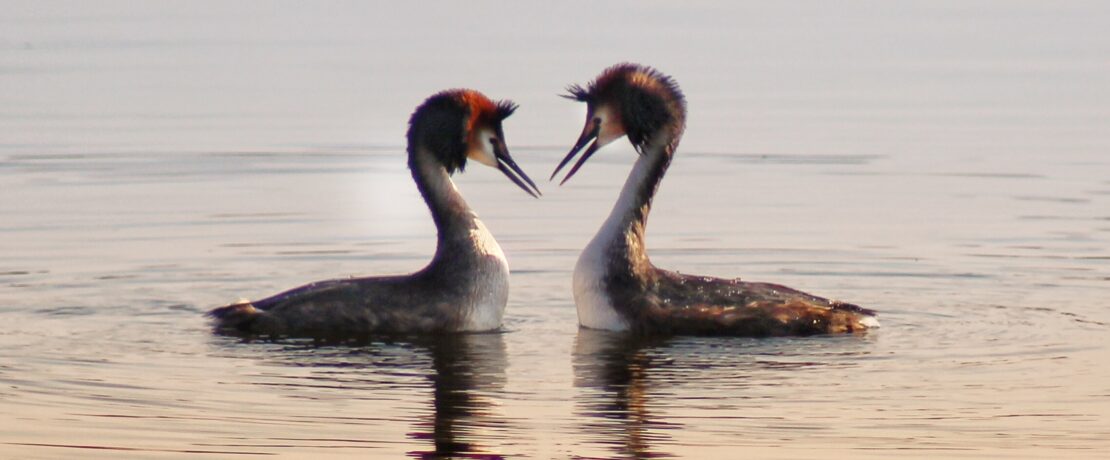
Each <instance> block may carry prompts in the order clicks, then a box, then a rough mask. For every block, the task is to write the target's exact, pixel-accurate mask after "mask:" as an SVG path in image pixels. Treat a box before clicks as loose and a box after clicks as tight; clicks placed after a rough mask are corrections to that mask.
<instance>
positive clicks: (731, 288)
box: [551, 64, 878, 337]
mask: <svg viewBox="0 0 1110 460" xmlns="http://www.w3.org/2000/svg"><path fill="white" fill-rule="evenodd" d="M568 92H569V94H568V95H567V96H565V97H567V98H569V99H574V100H577V101H580V102H585V103H586V104H587V120H586V125H585V127H584V128H583V130H582V134H581V135H580V136H579V138H578V141H577V142H575V145H574V147H572V148H571V150H570V152H569V153H567V155H566V157H565V158H563V160H562V161H561V162H560V163H559V165H558V166H557V167H556V168H555V171H554V172H553V173H552V174H551V177H552V179H554V177H555V176H556V174H558V173H559V171H561V170H562V169H563V168H564V167H565V166H567V165H568V164H569V163H570V161H571V160H572V159H573V158H574V157H575V156H576V155H577V154H578V153H579V152H580V151H581V152H582V155H581V157H580V158H579V159H578V161H577V162H576V163H575V164H574V166H573V167H571V169H570V170H569V172H568V173H567V175H566V177H565V178H564V179H563V180H562V181H561V182H560V184H562V183H566V181H567V180H569V179H570V178H571V176H573V175H574V174H575V173H576V172H577V171H578V169H579V168H580V167H581V166H582V165H583V164H584V163H585V162H586V161H587V160H588V159H589V158H590V157H591V156H592V155H593V154H594V153H596V152H597V151H598V149H600V148H601V147H604V146H605V145H606V144H608V143H610V142H613V141H614V140H616V139H619V138H620V137H622V136H627V137H628V140H629V141H630V142H631V143H632V145H633V146H634V147H635V148H636V151H637V152H638V153H639V158H637V159H636V163H635V164H634V165H633V167H632V172H631V173H630V174H629V176H628V179H627V180H626V182H625V184H624V187H623V188H622V189H621V192H620V196H619V198H617V202H616V204H615V205H614V207H613V210H612V212H611V213H610V214H609V217H608V218H607V219H606V220H605V223H604V224H602V227H601V229H600V230H599V231H598V233H597V234H596V235H595V236H594V238H593V239H592V240H591V241H590V243H589V244H588V245H587V246H586V248H585V249H584V250H583V251H582V254H581V256H579V259H578V263H577V264H576V266H575V269H574V300H575V304H576V306H577V309H578V318H579V323H580V324H581V325H582V326H584V327H587V328H592V329H608V330H618V331H621V330H631V331H634V332H638V333H644V334H696V335H738V336H755V337H758V336H788V335H812V334H824V333H844V332H857V331H863V330H866V329H868V328H869V327H876V326H877V325H878V321H877V320H876V319H875V313H874V312H872V311H870V310H867V309H864V308H861V307H858V306H856V305H852V304H847V303H843V302H838V301H833V300H828V299H825V298H822V297H817V296H814V295H810V294H807V293H804V292H801V291H798V290H795V289H791V288H788V287H786V286H781V285H777V284H770V283H753V282H746V281H741V280H740V279H719V278H713V277H706V276H694V275H684V274H680V273H676V272H672V271H668V270H663V269H659V268H656V267H655V266H654V265H653V264H652V263H651V260H650V259H649V258H648V254H647V249H646V246H645V244H644V243H645V240H644V237H645V232H646V228H647V218H648V213H649V212H650V211H651V201H652V198H653V196H654V195H655V192H656V190H657V189H658V187H659V183H660V182H661V181H662V179H663V175H664V174H665V173H666V171H667V167H668V166H669V165H670V162H671V159H672V157H673V155H674V153H675V149H676V148H677V147H678V143H679V140H680V139H681V138H682V133H683V131H684V129H685V123H686V100H685V97H684V96H683V94H682V91H681V90H680V89H679V88H678V85H677V84H676V83H675V82H674V80H673V79H671V78H670V77H668V76H666V75H664V74H662V73H660V72H659V71H657V70H655V69H653V68H650V67H645V66H641V65H637V64H618V65H615V66H613V67H610V68H608V69H606V70H605V71H604V72H602V73H601V75H600V76H599V77H598V78H597V79H596V80H594V81H593V82H592V83H590V84H589V85H588V86H587V87H581V86H578V85H572V86H570V87H569V88H568ZM591 141H593V142H592V143H591ZM587 144H589V145H588V146H587ZM583 149H585V150H584V151H583Z"/></svg>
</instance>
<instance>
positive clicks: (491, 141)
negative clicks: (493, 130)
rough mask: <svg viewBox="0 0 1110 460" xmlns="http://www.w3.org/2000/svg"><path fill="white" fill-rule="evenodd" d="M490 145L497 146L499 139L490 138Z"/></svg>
mask: <svg viewBox="0 0 1110 460" xmlns="http://www.w3.org/2000/svg"><path fill="white" fill-rule="evenodd" d="M489 143H490V145H497V138H496V137H491V138H489Z"/></svg>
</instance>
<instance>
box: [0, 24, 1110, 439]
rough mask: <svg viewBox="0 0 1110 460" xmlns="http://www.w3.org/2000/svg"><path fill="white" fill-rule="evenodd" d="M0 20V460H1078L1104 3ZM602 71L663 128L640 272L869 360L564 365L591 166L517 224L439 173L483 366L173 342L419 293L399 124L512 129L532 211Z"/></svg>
mask: <svg viewBox="0 0 1110 460" xmlns="http://www.w3.org/2000/svg"><path fill="white" fill-rule="evenodd" d="M0 6H2V7H3V8H2V9H3V10H4V11H5V14H4V16H3V17H0V212H2V214H0V215H2V216H3V219H2V221H0V254H2V255H3V258H2V259H0V320H2V321H3V326H2V327H0V414H3V415H0V457H5V458H72V457H74V456H80V457H83V458H150V457H167V456H168V457H174V456H184V455H185V454H190V455H191V456H194V457H195V456H210V457H238V456H240V455H271V456H273V455H278V456H285V457H289V458H300V457H309V456H329V457H358V458H367V457H370V458H397V457H401V456H405V455H408V456H417V457H419V456H425V457H429V456H436V455H442V456H451V455H455V456H470V457H473V458H498V457H532V458H568V457H578V458H643V457H685V458H724V457H737V456H752V457H759V458H813V457H817V456H824V457H829V456H831V457H851V458H890V457H891V456H895V455H897V456H899V457H918V458H937V457H945V458H1043V457H1046V456H1051V457H1073V458H1099V457H1107V456H1110V442H1108V441H1106V439H1110V370H1107V367H1106V366H1105V363H1106V362H1107V361H1108V359H1110V344H1108V343H1110V342H1108V341H1107V337H1108V334H1107V333H1108V330H1110V308H1108V307H1110V300H1108V299H1110V252H1108V250H1107V248H1108V247H1110V244H1108V243H1110V174H1108V172H1110V159H1108V158H1110V157H1108V156H1107V155H1106V152H1107V151H1108V150H1110V133H1108V132H1107V131H1106V128H1105V127H1106V126H1110V84H1108V83H1107V82H1110V61H1107V60H1106V59H1105V56H1107V55H1110V54H1108V53H1110V40H1108V38H1107V35H1106V34H1105V33H1104V30H1105V25H1106V24H1110V9H1108V8H1107V7H1106V6H1105V5H1102V4H1098V3H1090V4H1083V3H1069V4H1068V5H1044V6H1042V5H1040V4H1039V3H1028V4H1024V3H1015V2H1005V3H997V4H995V3H989V2H988V3H977V4H975V5H974V6H964V5H963V4H959V3H954V4H938V3H933V2H930V3H927V4H921V5H909V4H900V5H888V4H887V3H885V2H879V3H871V4H867V3H858V4H853V5H852V6H850V7H848V8H845V7H844V6H843V5H840V6H836V7H835V9H834V7H832V6H823V5H789V4H781V5H777V6H766V5H759V6H755V5H732V4H728V5H717V4H703V3H692V4H685V3H684V4H673V5H672V4H663V3H660V4H646V5H641V4H636V5H635V7H633V6H631V5H627V4H625V5H622V4H617V5H594V4H593V3H582V4H579V5H559V6H557V7H555V6H553V7H550V8H552V9H546V8H549V7H539V6H536V5H520V6H517V5H497V4H477V5H467V6H465V7H464V6H461V5H453V4H442V5H438V6H437V7H436V8H430V7H422V8H418V9H412V10H398V11H384V10H383V8H384V7H382V6H378V5H360V4H346V3H335V4H326V5H323V6H315V7H314V9H312V10H305V9H303V8H304V7H303V6H300V5H296V4H276V3H270V2H266V3H257V4H255V3H236V4H235V5H231V6H228V5H224V4H222V3H212V4H201V3H195V2H194V3H184V4H177V5H171V4H159V5H145V4H126V3H118V4H117V3H97V4H95V5H85V4H81V3H78V4H62V3H58V4H55V3H42V2H35V3H5V4H4V5H0ZM587 6H588V8H587ZM554 8H558V9H554ZM624 59H631V60H637V61H641V62H644V63H649V64H653V65H656V66H658V67H660V68H661V69H663V70H664V71H666V72H669V73H672V74H673V75H674V76H675V77H676V78H677V79H678V81H679V83H680V84H681V85H682V86H683V89H684V90H685V92H686V94H687V96H688V98H689V103H690V119H689V123H690V126H689V128H688V130H687V134H686V137H685V139H684V141H683V144H682V147H681V148H680V153H679V156H678V157H677V158H676V160H675V164H674V166H673V167H672V169H671V172H670V174H669V175H668V177H667V179H666V180H665V181H664V183H663V186H662V189H661V191H660V195H659V197H658V199H657V202H656V207H655V210H654V211H653V214H652V219H651V225H650V229H649V245H650V247H651V248H652V249H651V254H652V256H653V260H654V261H655V262H656V263H657V264H658V265H660V266H663V267H667V268H672V269H677V270H680V271H683V272H688V273H705V274H712V275H718V276H743V277H744V278H746V279H750V280H766V281H775V282H781V283H784V284H788V285H791V286H795V287H798V288H801V289H804V290H806V291H809V292H813V293H816V294H821V295H826V296H830V297H835V298H840V299H844V300H846V301H851V302H853V303H859V304H861V305H864V306H867V307H870V308H874V309H876V310H879V311H880V313H881V319H882V321H883V328H882V329H880V330H878V331H875V332H873V333H869V334H867V335H862V336H852V337H812V338H804V339H771V340H754V339H729V338H712V339H703V338H675V339H671V340H631V339H628V338H626V337H622V336H620V335H613V334H608V333H602V332H591V331H580V330H578V329H577V327H576V322H575V312H574V307H573V304H572V300H571V298H570V291H569V286H570V274H571V269H572V267H573V265H574V260H575V259H576V257H577V253H578V251H579V249H580V248H582V247H583V246H584V245H585V243H586V242H587V241H588V240H589V238H590V237H591V236H592V234H593V231H594V230H595V229H596V228H597V226H598V225H599V224H600V222H601V220H602V219H603V218H604V216H605V214H606V213H607V212H608V209H609V206H610V204H611V203H612V201H613V200H614V199H615V196H616V193H617V190H618V188H619V187H620V184H621V179H619V178H621V177H623V176H624V175H625V174H626V173H627V171H628V169H629V167H630V163H631V161H632V155H634V154H633V153H632V151H631V149H630V148H628V147H618V146H615V147H612V148H608V149H606V150H605V151H603V152H601V153H599V154H598V155H597V156H596V157H595V159H594V160H592V161H591V162H590V164H589V165H587V166H586V167H585V168H583V170H582V171H581V172H579V174H578V175H576V177H575V178H574V179H573V180H572V181H571V182H570V183H568V184H567V186H564V187H561V188H560V187H555V186H554V185H547V186H544V189H543V190H544V192H545V196H544V198H543V199H542V200H533V199H531V198H530V197H528V196H527V195H525V194H524V193H523V192H521V191H520V190H518V189H516V187H515V186H513V185H512V184H510V183H508V182H507V181H506V180H505V179H504V178H503V177H502V176H501V175H500V174H499V173H498V172H497V171H493V170H490V169H488V168H481V167H480V166H478V165H472V167H471V168H469V169H468V171H467V173H466V174H464V175H461V176H457V177H456V180H457V182H458V184H459V186H460V188H461V189H462V190H463V192H464V193H465V194H466V196H467V198H468V200H469V201H470V203H471V205H472V206H473V207H474V208H476V209H477V210H478V211H479V213H480V214H481V215H482V217H483V219H484V220H485V222H486V223H487V225H488V226H489V228H490V229H491V230H492V231H493V232H494V233H495V234H496V236H497V238H498V240H499V241H500V242H501V244H502V246H503V247H504V249H505V251H506V253H507V254H508V256H509V259H510V263H511V265H512V268H513V290H512V294H511V298H510V304H509V308H508V312H507V316H506V318H505V328H504V331H503V332H502V333H497V334H478V335H468V336H461V337H451V338H445V339H427V340H418V341H406V342H380V343H378V342H376V343H367V344H358V345H349V346H324V347H318V346H314V345H313V344H311V343H307V342H301V341H289V342H282V343H257V342H255V343H250V342H242V341H240V340H237V339H233V338H227V337H221V336H215V335H212V334H211V333H210V332H209V329H208V323H207V322H206V321H205V319H204V318H203V317H202V313H203V312H205V311H207V310H208V309H210V308H212V307H215V306H218V305H221V304H224V303H227V302H229V301H232V300H235V299H237V298H239V297H258V296H263V295H268V294H272V293H274V292H277V291H278V290H281V289H284V288H288V287H293V286H296V285H299V284H301V283H304V282H308V281H313V280H318V279H326V278H332V277H338V276H347V275H355V274H358V275H363V274H387V273H401V272H407V271H411V270H414V269H417V268H419V267H421V266H422V265H423V264H424V263H425V262H426V260H427V259H428V258H429V257H430V254H431V251H432V244H433V232H434V229H433V227H432V225H431V222H430V220H429V219H428V217H427V211H426V210H425V209H424V208H423V204H422V203H421V202H420V201H419V198H418V196H417V193H416V191H415V187H413V186H412V185H411V181H410V179H409V177H408V174H407V171H406V170H405V169H404V160H403V156H402V154H401V151H402V144H401V142H402V135H403V133H404V123H405V121H406V120H407V117H408V115H409V113H410V112H411V110H412V108H413V107H414V106H415V105H416V104H417V103H418V102H420V101H421V100H422V99H423V98H424V97H426V96H427V95H428V94H430V93H432V92H433V91H436V90H438V89H442V88H446V87H454V86H473V87H476V88H477V89H480V90H482V91H485V92H487V93H488V94H489V95H491V96H493V97H498V98H499V97H511V98H513V99H514V100H516V101H517V102H519V103H521V105H522V108H521V110H520V111H519V112H518V113H517V114H516V115H514V116H513V117H512V118H511V119H510V120H509V121H508V122H507V123H506V133H507V135H508V141H509V145H510V148H511V149H512V151H513V152H514V155H515V156H516V158H517V159H518V162H519V163H520V164H521V166H522V167H524V168H525V170H526V171H528V172H529V173H530V174H531V175H532V176H533V177H535V178H542V177H545V176H546V175H547V174H549V172H550V171H551V170H552V168H554V165H555V164H556V162H557V161H558V160H559V159H560V158H561V157H562V154H563V153H565V149H566V148H568V147H569V145H570V143H571V142H573V140H574V138H575V136H576V135H577V134H578V131H579V129H580V123H581V122H582V119H581V117H582V109H581V108H580V107H576V106H575V105H574V104H572V103H570V102H567V101H564V100H561V99H558V98H555V97H553V94H554V93H556V92H557V91H558V90H559V89H560V88H562V87H563V86H564V85H566V84H568V83H572V82H579V83H581V82H585V81H587V80H588V79H590V78H592V77H593V76H594V75H596V73H597V72H598V71H600V70H601V69H602V68H604V67H605V66H607V65H609V64H612V63H614V62H617V61H620V60H624Z"/></svg>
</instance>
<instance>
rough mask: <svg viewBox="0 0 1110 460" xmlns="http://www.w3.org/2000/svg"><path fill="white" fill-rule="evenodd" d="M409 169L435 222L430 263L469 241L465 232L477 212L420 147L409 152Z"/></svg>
mask: <svg viewBox="0 0 1110 460" xmlns="http://www.w3.org/2000/svg"><path fill="white" fill-rule="evenodd" d="M409 169H411V170H412V178H413V180H414V181H415V182H416V188H417V189H419V190H420V195H421V196H423V197H424V202H425V203H427V204H428V209H429V210H431V212H432V219H433V220H434V221H435V224H436V254H435V257H434V258H433V259H432V263H433V264H434V263H435V262H436V261H439V260H443V259H445V258H450V257H453V256H451V255H449V253H451V252H454V251H455V250H456V249H458V248H461V247H469V246H471V245H473V243H472V240H471V238H470V237H469V236H470V232H471V231H472V230H474V229H476V228H478V226H479V225H480V224H479V223H478V216H477V215H476V214H474V211H472V210H471V209H470V206H468V205H467V204H466V200H464V199H463V197H462V194H461V193H459V189H458V188H456V187H455V183H454V182H453V181H451V176H450V175H448V174H447V169H446V168H444V167H443V165H442V164H440V163H439V162H438V161H436V160H435V158H434V156H433V155H432V154H431V153H430V152H428V151H427V149H424V148H422V147H418V148H415V149H413V150H412V151H411V153H410V154H409Z"/></svg>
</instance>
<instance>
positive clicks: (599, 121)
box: [594, 117, 601, 125]
mask: <svg viewBox="0 0 1110 460" xmlns="http://www.w3.org/2000/svg"><path fill="white" fill-rule="evenodd" d="M594 123H596V124H599V125H600V124H601V117H594Z"/></svg>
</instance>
